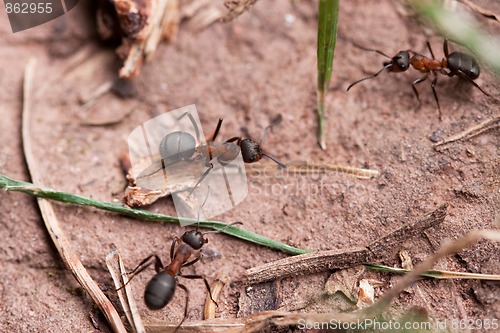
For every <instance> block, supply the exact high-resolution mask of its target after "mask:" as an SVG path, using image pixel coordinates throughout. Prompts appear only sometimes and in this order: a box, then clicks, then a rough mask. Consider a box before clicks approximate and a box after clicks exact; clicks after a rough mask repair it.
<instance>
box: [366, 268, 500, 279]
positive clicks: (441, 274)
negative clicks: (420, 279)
mask: <svg viewBox="0 0 500 333" xmlns="http://www.w3.org/2000/svg"><path fill="white" fill-rule="evenodd" d="M363 266H365V267H366V268H369V269H373V270H377V271H384V272H390V273H397V274H406V273H409V272H411V271H410V270H408V269H403V268H396V267H389V266H385V265H370V264H365V265H363ZM422 276H425V277H430V278H434V279H475V280H490V281H499V280H500V275H498V274H476V273H467V272H451V271H443V270H436V269H431V270H429V271H427V272H425V273H424V274H422Z"/></svg>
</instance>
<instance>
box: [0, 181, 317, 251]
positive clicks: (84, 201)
mask: <svg viewBox="0 0 500 333" xmlns="http://www.w3.org/2000/svg"><path fill="white" fill-rule="evenodd" d="M0 188H3V189H5V190H6V191H16V192H23V193H27V194H31V195H34V196H36V197H38V198H45V199H50V200H55V201H59V202H64V203H69V204H74V205H81V206H92V207H95V208H99V209H102V210H106V211H109V212H114V213H119V214H122V215H125V216H129V217H133V218H136V219H141V220H149V221H156V222H167V223H179V221H181V220H182V221H186V222H191V223H197V220H194V219H189V218H183V217H175V216H168V215H164V214H160V213H154V212H150V211H147V210H142V209H133V208H130V207H127V206H125V205H123V204H120V203H116V202H106V201H99V200H94V199H91V198H87V197H84V196H80V195H76V194H72V193H67V192H61V191H56V190H53V189H50V188H41V187H37V186H35V185H33V184H32V183H28V182H24V181H19V180H15V179H11V178H9V177H6V176H4V175H0ZM199 225H200V227H202V228H207V229H212V230H221V229H224V230H223V231H221V232H222V233H225V234H227V235H231V236H233V237H236V238H239V239H243V240H246V241H249V242H251V243H255V244H259V245H263V246H267V247H269V248H272V249H275V250H280V251H283V252H286V253H289V254H293V255H297V254H304V253H309V251H307V250H303V249H299V248H296V247H293V246H289V245H286V244H283V243H280V242H278V241H275V240H272V239H269V238H267V237H264V236H261V235H259V234H256V233H254V232H251V231H248V230H245V229H241V228H238V227H235V226H229V227H228V225H227V224H226V223H224V222H219V221H200V224H199Z"/></svg>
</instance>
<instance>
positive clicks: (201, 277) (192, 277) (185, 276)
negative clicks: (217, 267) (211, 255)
mask: <svg viewBox="0 0 500 333" xmlns="http://www.w3.org/2000/svg"><path fill="white" fill-rule="evenodd" d="M179 276H182V277H183V278H185V279H190V280H203V282H204V283H205V287H206V288H207V290H208V293H209V294H210V299H211V300H212V302H214V303H215V305H216V306H217V307H219V304H217V302H216V301H215V300H214V298H213V297H212V290H210V284H208V281H207V279H206V278H205V277H204V276H201V275H181V274H179Z"/></svg>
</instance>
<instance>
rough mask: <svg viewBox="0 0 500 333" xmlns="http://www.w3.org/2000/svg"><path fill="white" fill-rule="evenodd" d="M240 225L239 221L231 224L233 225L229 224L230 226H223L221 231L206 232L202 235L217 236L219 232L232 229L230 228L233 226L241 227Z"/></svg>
mask: <svg viewBox="0 0 500 333" xmlns="http://www.w3.org/2000/svg"><path fill="white" fill-rule="evenodd" d="M242 224H243V222H239V221H238V222H233V223H231V224H228V225H226V226H225V227H224V228H222V229H219V230H212V231H207V232H204V233H203V236H205V235H207V234H218V233H220V232H224V230H226V229H227V228H229V227H232V226H234V225H242Z"/></svg>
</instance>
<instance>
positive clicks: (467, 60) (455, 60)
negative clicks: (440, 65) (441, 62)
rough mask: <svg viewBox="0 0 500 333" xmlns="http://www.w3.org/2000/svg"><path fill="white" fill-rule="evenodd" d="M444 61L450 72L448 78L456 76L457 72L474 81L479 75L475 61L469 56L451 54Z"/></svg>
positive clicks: (457, 53)
mask: <svg viewBox="0 0 500 333" xmlns="http://www.w3.org/2000/svg"><path fill="white" fill-rule="evenodd" d="M446 61H447V62H448V69H449V70H450V74H449V76H453V75H457V74H458V73H459V72H462V73H463V74H464V75H466V76H467V77H468V78H469V79H471V80H475V79H477V78H478V77H479V74H480V73H481V71H480V69H479V64H478V63H477V61H476V59H475V58H474V57H473V56H471V55H469V54H466V53H462V52H452V53H450V55H449V56H448V59H447V60H446Z"/></svg>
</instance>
